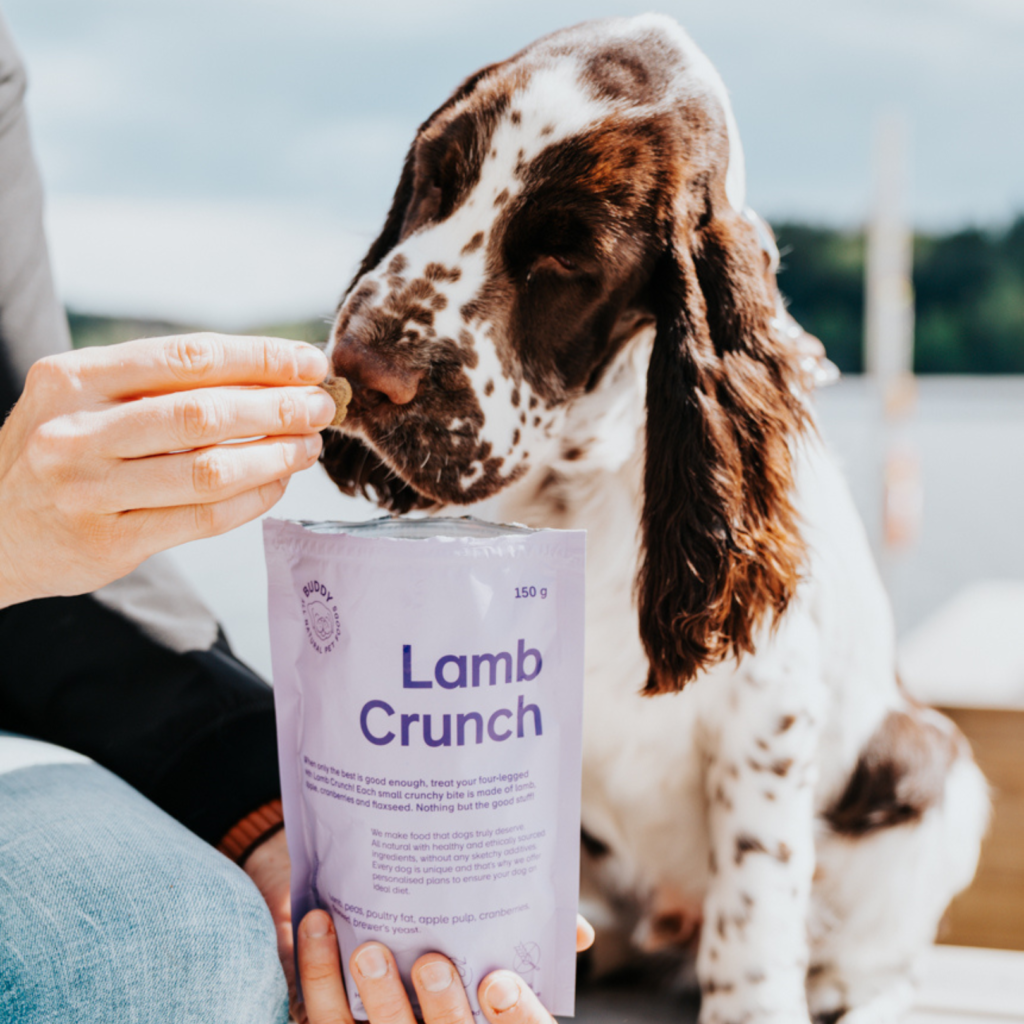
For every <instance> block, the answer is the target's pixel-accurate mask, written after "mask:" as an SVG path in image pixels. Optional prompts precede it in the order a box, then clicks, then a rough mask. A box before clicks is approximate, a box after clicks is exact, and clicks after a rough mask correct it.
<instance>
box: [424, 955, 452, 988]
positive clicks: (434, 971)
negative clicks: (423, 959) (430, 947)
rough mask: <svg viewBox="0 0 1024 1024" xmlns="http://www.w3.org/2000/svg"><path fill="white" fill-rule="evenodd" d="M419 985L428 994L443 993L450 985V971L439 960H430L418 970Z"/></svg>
mask: <svg viewBox="0 0 1024 1024" xmlns="http://www.w3.org/2000/svg"><path fill="white" fill-rule="evenodd" d="M419 976H420V984H421V985H422V986H423V987H424V988H425V989H426V990H427V991H428V992H443V991H444V990H445V989H446V988H447V987H448V986H449V985H450V984H451V983H452V969H451V968H450V967H449V966H448V965H447V964H446V963H444V962H443V961H441V960H432V961H431V962H430V963H429V964H424V965H423V966H422V967H421V968H420V969H419Z"/></svg>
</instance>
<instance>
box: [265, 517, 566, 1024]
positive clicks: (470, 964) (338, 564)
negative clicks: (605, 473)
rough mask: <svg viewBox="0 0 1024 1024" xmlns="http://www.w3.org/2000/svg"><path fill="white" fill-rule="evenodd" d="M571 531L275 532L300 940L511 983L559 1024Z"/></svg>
mask: <svg viewBox="0 0 1024 1024" xmlns="http://www.w3.org/2000/svg"><path fill="white" fill-rule="evenodd" d="M584 540H585V534H584V533H583V532H582V531H562V530H530V529H527V528H526V527H522V526H498V525H494V524H491V523H484V522H481V521H479V520H473V519H469V518H466V519H442V518H435V519H422V518H421V519H399V518H391V519H381V520H377V521H375V522H370V523H295V522H285V521H282V520H273V519H268V520H266V521H265V522H264V541H265V546H266V554H267V569H268V575H269V581H270V640H271V648H272V655H273V666H274V701H275V704H276V707H277V731H278V749H279V753H280V767H281V787H282V794H283V800H284V816H285V826H286V828H285V830H286V834H287V837H288V850H289V853H290V854H291V862H292V908H293V921H294V924H295V926H296V927H297V926H298V924H299V922H300V921H301V920H302V917H303V915H304V914H305V913H306V912H307V911H309V910H311V909H313V908H314V907H322V908H324V909H325V910H328V911H329V912H330V913H331V915H332V917H333V918H334V924H335V927H336V929H337V933H338V940H339V943H340V946H341V961H342V964H343V966H344V970H345V981H346V986H347V989H348V995H349V1000H350V1002H351V1006H352V1011H353V1014H354V1015H355V1018H356V1019H357V1020H365V1019H366V1011H365V1009H364V1008H363V1005H362V1002H361V1001H360V999H359V993H358V991H357V990H356V987H355V984H354V983H353V980H352V977H351V975H350V973H349V970H348V962H349V958H350V957H351V955H352V952H353V950H354V949H355V948H356V946H358V945H359V944H360V943H362V942H365V941H367V940H368V939H377V940H379V941H381V942H383V943H384V944H385V945H387V946H388V947H389V948H390V949H391V950H392V951H393V953H394V954H395V959H396V960H397V962H398V966H399V970H400V971H401V973H402V976H403V978H404V980H405V982H406V987H407V989H408V990H409V994H410V997H411V998H412V999H413V1001H414V1007H415V1006H416V1003H415V993H414V990H413V988H412V985H411V983H410V981H409V971H410V969H411V968H412V965H413V963H414V962H415V961H416V959H417V957H419V956H421V955H422V954H423V953H426V952H428V951H432V950H436V951H439V952H441V953H444V954H445V955H446V956H448V957H450V958H451V960H452V962H453V963H454V964H455V965H456V967H457V968H458V970H459V973H460V975H461V976H462V981H463V984H464V985H465V987H466V991H467V993H468V995H469V1000H470V1005H471V1006H472V1008H473V1012H474V1013H476V1014H479V1012H480V1008H479V1005H478V1003H477V996H476V990H477V986H478V985H479V983H480V981H481V979H482V978H483V977H484V976H485V975H486V974H487V973H488V972H490V971H492V970H495V969H497V968H510V969H512V970H515V971H517V972H518V973H519V974H520V975H521V976H522V977H523V978H524V979H525V981H526V982H527V984H529V985H530V986H531V987H532V988H533V990H534V991H535V992H536V993H537V995H538V996H539V997H540V999H541V1002H542V1003H543V1004H544V1005H545V1006H546V1007H547V1009H548V1010H549V1011H550V1012H552V1013H556V1014H563V1015H571V1014H572V1013H573V1009H574V988H575V970H576V909H577V900H578V889H579V835H580V831H579V823H580V764H581V753H580V744H581V727H582V699H583V570H584Z"/></svg>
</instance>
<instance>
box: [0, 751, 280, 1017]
mask: <svg viewBox="0 0 1024 1024" xmlns="http://www.w3.org/2000/svg"><path fill="white" fill-rule="evenodd" d="M287 1003H288V1000H287V989H286V986H285V981H284V974H283V972H282V970H281V965H280V962H279V961H278V956H277V947H276V938H275V934H274V928H273V924H272V921H271V919H270V914H269V911H268V910H267V907H266V904H265V903H264V902H263V899H262V897H261V896H260V894H259V892H258V891H257V890H256V888H255V886H253V885H252V883H251V882H250V880H249V879H248V877H247V876H246V875H245V873H244V872H242V871H241V870H239V869H238V868H237V867H236V866H235V865H234V864H232V863H231V862H230V861H228V860H227V859H226V858H225V857H223V856H221V855H220V854H219V853H217V851H216V850H214V849H212V848H211V847H210V846H208V845H207V844H206V843H204V842H202V840H200V839H198V838H197V837H196V836H194V835H193V834H192V833H191V832H189V831H188V830H187V829H185V828H184V827H183V826H181V825H179V824H178V823H177V822H176V821H174V820H173V819H172V818H170V817H168V816H167V815H166V814H164V813H163V812H162V811H160V810H159V809H158V808H157V807H155V806H154V805H153V804H151V803H149V801H147V800H145V799H144V798H143V797H142V796H140V795H139V794H138V793H137V792H136V791H135V790H133V789H131V787H129V786H127V785H126V784H125V783H123V782H121V781H120V780H119V779H117V778H116V777H114V776H113V775H111V774H110V773H109V772H107V771H105V770H104V769H102V768H100V767H98V766H97V765H94V764H61V765H45V766H37V767H32V768H23V769H19V770H17V771H12V772H9V773H7V774H4V775H0V1020H17V1021H19V1022H21V1024H43V1022H52V1021H65V1020H66V1021H75V1022H76V1024H101V1022H102V1024H109V1022H111V1021H118V1022H119V1024H121V1022H123V1024H136V1022H137V1024H159V1022H164V1021H166V1022H168V1024H207V1022H210V1021H216V1022H217V1024H236V1022H237V1024H283V1022H284V1021H286V1020H287V1018H288V1008H287Z"/></svg>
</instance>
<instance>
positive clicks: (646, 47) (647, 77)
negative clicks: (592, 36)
mask: <svg viewBox="0 0 1024 1024" xmlns="http://www.w3.org/2000/svg"><path fill="white" fill-rule="evenodd" d="M658 49H660V50H661V52H660V53H658V52H657V50H658ZM678 60H679V53H678V51H677V50H675V48H674V47H672V48H671V49H670V48H669V47H668V46H667V45H666V41H665V40H664V39H663V38H662V37H661V36H660V34H656V33H648V34H647V35H646V36H645V37H644V38H643V39H642V40H639V39H638V40H623V41H621V42H620V41H616V42H614V43H609V44H607V45H605V46H603V47H602V48H601V49H600V50H599V51H598V52H597V53H595V54H594V55H593V56H592V57H591V58H590V60H588V61H587V64H586V66H585V68H584V71H583V75H582V78H583V81H584V83H585V84H586V85H588V86H589V87H590V90H591V92H592V93H593V94H594V96H595V97H596V98H597V99H604V100H628V101H630V102H632V103H636V104H643V103H655V102H657V100H658V99H659V97H660V96H661V95H662V94H663V93H664V91H665V89H666V88H667V86H668V84H669V81H670V77H671V72H672V68H673V66H674V65H675V64H676V63H677V62H678Z"/></svg>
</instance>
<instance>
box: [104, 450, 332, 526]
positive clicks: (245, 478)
mask: <svg viewBox="0 0 1024 1024" xmlns="http://www.w3.org/2000/svg"><path fill="white" fill-rule="evenodd" d="M322 446H323V441H322V440H321V438H320V435H319V434H306V435H305V436H303V437H276V438H263V439H262V440H260V441H247V442H245V443H243V444H222V445H214V446H213V447H211V448H200V449H198V450H197V451H190V452H180V453H178V454H176V455H154V456H152V457H150V458H148V459H130V460H124V461H119V462H117V463H116V464H115V465H114V466H113V468H112V469H111V471H110V472H109V473H107V474H106V476H105V477H104V479H103V481H102V489H101V490H100V493H99V495H98V500H99V501H101V502H102V503H103V507H104V510H105V511H108V512H126V511H128V510H130V509H138V508H173V507H176V506H180V505H195V504H203V505H206V504H210V503H213V502H220V501H225V500H226V499H228V498H233V497H235V496H236V495H239V494H243V493H244V492H246V491H250V490H252V489H253V488H254V487H261V486H263V485H264V484H269V483H271V482H272V481H275V480H280V479H282V478H284V477H289V476H291V475H292V474H293V473H297V472H298V471H299V470H302V469H308V468H309V467H310V466H312V465H313V463H314V462H316V459H317V456H318V455H319V454H320V449H321V447H322Z"/></svg>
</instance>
